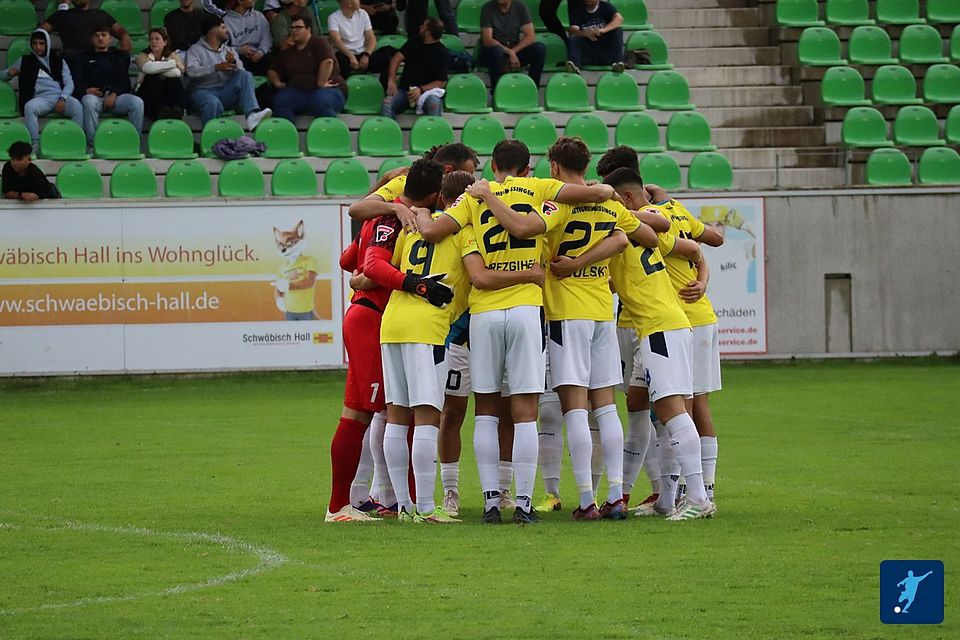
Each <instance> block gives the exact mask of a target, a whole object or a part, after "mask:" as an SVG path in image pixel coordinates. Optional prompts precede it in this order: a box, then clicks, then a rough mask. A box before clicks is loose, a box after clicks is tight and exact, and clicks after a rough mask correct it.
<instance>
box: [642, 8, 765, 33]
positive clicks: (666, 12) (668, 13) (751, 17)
mask: <svg viewBox="0 0 960 640" xmlns="http://www.w3.org/2000/svg"><path fill="white" fill-rule="evenodd" d="M647 13H648V18H647V22H649V23H650V24H652V25H654V26H655V27H656V28H657V29H672V28H677V27H757V26H760V12H759V11H757V9H755V8H743V9H707V8H700V9H697V10H696V11H677V10H676V9H651V10H649V11H648V12H647Z"/></svg>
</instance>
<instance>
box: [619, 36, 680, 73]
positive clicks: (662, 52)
mask: <svg viewBox="0 0 960 640" xmlns="http://www.w3.org/2000/svg"><path fill="white" fill-rule="evenodd" d="M635 49H646V50H647V53H648V54H649V55H650V64H638V65H637V67H636V68H637V69H644V70H650V71H657V70H659V69H672V68H673V65H672V64H670V62H669V53H668V51H667V43H666V41H664V39H663V36H661V35H660V34H659V33H657V32H656V31H653V30H652V29H647V30H645V31H634V32H633V33H631V34H630V38H629V39H628V40H627V51H633V50H635Z"/></svg>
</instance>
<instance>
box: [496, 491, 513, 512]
mask: <svg viewBox="0 0 960 640" xmlns="http://www.w3.org/2000/svg"><path fill="white" fill-rule="evenodd" d="M516 508H517V503H516V501H515V500H514V499H513V497H512V496H511V495H510V489H506V490H504V491H501V492H500V511H510V509H516Z"/></svg>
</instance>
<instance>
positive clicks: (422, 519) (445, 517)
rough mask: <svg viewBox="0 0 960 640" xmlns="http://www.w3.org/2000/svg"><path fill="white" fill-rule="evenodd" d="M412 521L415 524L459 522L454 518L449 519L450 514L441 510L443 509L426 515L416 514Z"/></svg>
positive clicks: (438, 508)
mask: <svg viewBox="0 0 960 640" xmlns="http://www.w3.org/2000/svg"><path fill="white" fill-rule="evenodd" d="M413 521H414V522H416V523H417V524H456V523H457V522H460V520H457V519H456V518H451V517H450V514H448V513H447V512H446V511H444V510H443V507H437V508H436V509H434V510H433V511H432V512H431V513H428V514H426V515H424V514H422V513H420V512H417V513H415V514H414V516H413Z"/></svg>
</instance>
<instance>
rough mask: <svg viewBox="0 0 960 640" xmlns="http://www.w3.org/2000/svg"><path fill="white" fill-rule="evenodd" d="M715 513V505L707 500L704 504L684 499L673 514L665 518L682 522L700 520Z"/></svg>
mask: <svg viewBox="0 0 960 640" xmlns="http://www.w3.org/2000/svg"><path fill="white" fill-rule="evenodd" d="M716 513H717V505H715V504H713V503H712V502H710V501H709V500H708V501H707V502H706V503H705V504H694V503H692V502H690V501H689V500H685V501H684V502H683V504H681V505H680V506H679V507H677V510H676V511H674V512H673V515H671V516H669V517H668V518H667V520H669V521H670V522H682V521H684V520H700V519H702V518H712V517H713V516H714V515H715V514H716Z"/></svg>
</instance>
